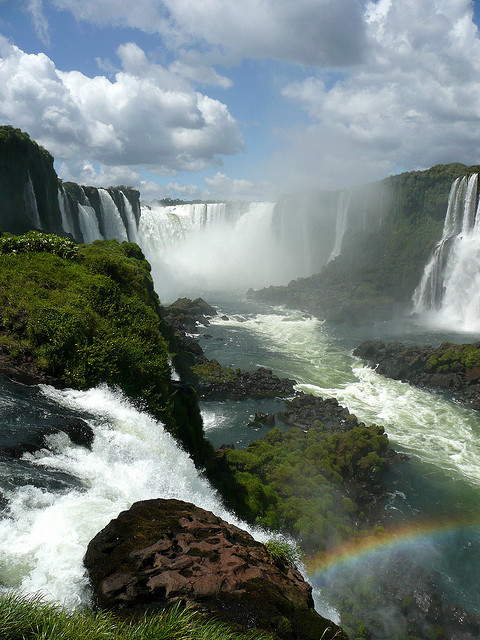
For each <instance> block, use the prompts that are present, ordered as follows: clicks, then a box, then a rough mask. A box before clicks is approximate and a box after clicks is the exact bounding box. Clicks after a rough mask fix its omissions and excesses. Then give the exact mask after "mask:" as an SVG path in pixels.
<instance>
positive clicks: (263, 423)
mask: <svg viewBox="0 0 480 640" xmlns="http://www.w3.org/2000/svg"><path fill="white" fill-rule="evenodd" d="M248 426H249V427H274V426H275V414H273V413H263V411H256V412H255V416H254V418H253V420H252V421H251V422H249V423H248Z"/></svg>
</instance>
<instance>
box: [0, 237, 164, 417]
mask: <svg viewBox="0 0 480 640" xmlns="http://www.w3.org/2000/svg"><path fill="white" fill-rule="evenodd" d="M54 244H55V243H54ZM59 244H60V245H63V241H62V240H61V239H59ZM157 304H158V303H157V300H156V298H155V296H154V294H153V288H152V285H151V278H150V274H149V271H148V264H147V263H146V261H145V260H144V258H143V254H141V252H140V251H139V249H138V247H136V245H131V244H129V243H123V244H121V245H120V244H118V243H117V242H116V241H114V240H111V241H105V242H95V243H94V244H93V245H88V246H82V247H80V249H79V251H78V259H77V260H74V261H73V260H70V259H68V260H67V259H64V258H61V257H59V256H58V255H55V254H54V253H46V252H44V251H41V252H37V251H34V252H27V253H9V254H4V253H1V254H0V309H1V315H0V345H1V346H2V347H3V349H4V351H6V352H7V353H8V354H10V355H11V356H13V357H15V356H22V355H23V356H29V357H33V360H34V362H35V363H36V364H37V366H38V367H39V368H40V369H43V370H44V371H45V372H47V373H48V374H51V375H53V376H56V377H58V378H59V379H60V380H61V381H62V382H63V383H64V384H66V385H68V386H73V387H76V388H86V387H89V386H92V385H96V384H97V383H99V382H107V383H111V384H114V385H118V386H120V387H121V388H122V389H123V390H124V391H125V392H126V393H127V394H128V395H130V396H131V397H134V398H135V397H136V398H141V399H142V400H143V401H144V402H146V405H147V407H148V409H149V410H151V411H152V412H154V413H155V414H156V415H160V416H161V417H162V418H163V419H165V420H166V421H167V423H169V424H170V425H171V424H172V400H171V397H170V367H169V362H168V358H169V354H168V348H167V343H166V341H165V338H164V336H163V334H162V321H161V319H160V317H159V315H158V313H157Z"/></svg>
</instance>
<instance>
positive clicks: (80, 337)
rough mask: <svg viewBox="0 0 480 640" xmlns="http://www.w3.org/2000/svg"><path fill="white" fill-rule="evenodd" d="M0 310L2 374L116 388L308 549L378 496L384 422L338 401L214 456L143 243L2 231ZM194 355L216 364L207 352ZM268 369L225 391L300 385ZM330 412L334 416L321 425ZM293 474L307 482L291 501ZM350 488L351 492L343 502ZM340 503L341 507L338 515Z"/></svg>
mask: <svg viewBox="0 0 480 640" xmlns="http://www.w3.org/2000/svg"><path fill="white" fill-rule="evenodd" d="M189 304H190V303H187V306H189ZM0 308H1V309H2V311H1V318H0V353H1V357H0V368H1V370H2V372H3V373H5V374H7V375H8V374H11V375H13V377H16V378H17V379H22V378H23V379H24V380H25V381H29V382H34V381H41V382H48V383H50V384H53V385H56V386H60V387H64V386H72V387H74V388H78V389H84V388H87V387H90V386H94V385H96V384H98V383H100V382H105V383H107V384H112V385H118V386H119V387H120V388H122V390H123V391H124V392H125V393H126V394H127V395H128V396H130V397H132V398H133V399H136V400H137V401H138V402H141V403H142V405H143V406H144V407H145V408H146V409H147V410H148V411H149V412H151V413H153V414H154V415H156V416H157V417H160V418H161V419H162V420H163V421H164V423H165V424H166V426H167V428H168V429H169V430H170V431H171V432H172V434H173V435H175V437H177V439H178V440H179V441H180V443H181V444H182V445H183V446H184V447H185V448H186V449H187V450H188V451H189V453H190V455H191V456H192V458H193V459H194V460H195V461H196V463H197V464H200V465H201V466H205V470H206V474H207V476H208V477H209V478H210V479H211V481H212V482H213V484H214V485H215V486H216V487H217V489H218V490H219V491H220V493H221V495H222V497H223V499H224V500H225V502H226V504H227V505H229V506H230V508H233V509H234V511H235V512H236V513H237V514H238V515H239V516H240V517H242V518H244V519H245V520H246V521H248V522H250V523H252V524H261V525H262V526H266V527H269V528H271V529H273V530H280V531H282V532H283V533H286V534H290V535H296V536H297V537H299V538H300V539H302V540H304V547H303V548H304V551H305V550H308V549H313V548H314V547H315V548H316V549H317V550H318V548H319V547H318V545H319V543H320V540H321V539H322V538H323V539H324V538H330V539H333V538H335V537H338V536H340V539H341V540H345V539H346V538H348V537H349V536H350V535H351V534H352V533H353V530H354V528H355V527H356V526H358V525H359V524H360V523H361V521H362V519H363V520H364V521H366V516H365V512H366V511H367V506H371V504H370V505H369V504H368V503H369V502H370V503H372V502H373V503H375V502H376V500H377V499H378V497H379V496H381V495H382V492H383V487H382V483H381V480H380V478H381V474H382V470H383V469H384V467H385V465H386V464H387V458H388V456H386V455H385V454H386V452H387V450H388V441H387V438H386V436H385V435H384V433H383V429H381V428H379V427H375V426H374V427H366V426H365V425H363V424H361V423H358V421H357V419H356V418H355V416H351V415H348V416H347V419H345V416H346V414H345V411H346V410H343V408H342V407H340V408H339V407H338V403H337V405H335V406H333V412H332V410H330V412H328V411H326V409H325V407H324V406H323V405H322V406H320V405H319V406H318V407H317V409H316V411H317V413H318V417H317V418H313V417H312V419H311V421H310V426H309V427H307V428H305V424H303V427H302V428H300V427H299V426H295V420H301V419H302V407H301V406H299V407H296V408H295V407H292V406H290V407H289V405H288V404H287V405H286V416H287V414H288V418H287V417H285V420H287V419H288V420H290V423H291V425H292V426H291V428H290V430H289V431H288V432H287V433H286V434H282V433H281V432H280V431H279V430H278V429H273V430H272V431H270V432H269V433H268V434H267V436H266V437H265V438H263V439H261V440H259V441H258V442H257V443H254V445H252V446H251V447H250V448H248V449H247V450H245V451H233V450H226V451H220V452H216V453H215V452H213V449H212V448H211V446H210V445H209V443H208V442H207V441H206V440H205V438H204V435H203V428H202V424H201V418H200V413H199V410H198V404H197V399H196V395H195V392H194V391H193V390H192V389H191V387H190V386H188V385H187V384H184V383H182V382H174V381H172V380H171V368H170V361H171V360H172V359H176V361H177V362H182V356H183V365H182V366H183V370H184V371H185V370H186V369H185V368H186V367H187V366H188V365H187V364H185V363H190V366H191V369H192V371H191V372H190V375H189V376H186V377H187V378H189V382H191V381H192V379H195V378H196V380H197V381H198V385H197V386H199V388H200V389H202V388H205V384H204V383H205V380H203V382H201V380H202V379H201V378H200V377H199V376H198V373H197V372H198V369H197V372H195V364H194V363H195V359H192V357H191V356H192V354H191V352H188V351H186V350H184V349H182V346H181V345H182V343H181V336H179V334H178V327H179V322H178V314H177V324H176V326H177V334H178V335H177V338H176V337H175V334H174V327H173V325H172V324H170V325H169V324H168V318H169V315H170V317H171V315H172V314H171V313H170V314H169V312H168V309H167V310H164V309H163V308H162V307H161V305H160V303H159V300H158V297H157V296H156V294H155V293H154V290H153V283H152V280H151V276H150V268H149V265H148V263H147V262H146V261H145V258H144V256H143V254H142V252H141V250H140V249H139V247H138V246H137V245H134V244H132V243H127V242H123V243H121V244H119V243H118V242H117V241H114V240H110V241H96V242H94V243H93V244H92V245H80V246H78V245H75V244H74V243H73V242H71V241H70V240H66V239H64V238H58V237H56V236H53V235H48V234H42V233H39V232H33V233H28V234H26V235H24V236H10V235H4V236H2V237H1V238H0ZM210 310H211V308H210ZM210 312H211V311H210ZM195 313H198V312H195ZM195 313H193V315H191V314H190V316H189V314H188V313H186V315H185V317H184V318H183V319H182V321H183V322H185V321H187V326H188V323H192V322H193V323H195V322H196V321H197V317H198V315H195ZM165 319H166V321H165ZM178 337H180V341H179V342H177V340H178ZM198 357H201V359H202V362H203V364H204V365H206V366H207V368H208V367H209V366H210V363H209V361H208V360H207V359H206V358H205V356H204V355H199V354H197V358H198ZM218 367H220V378H224V377H226V378H228V379H229V380H230V381H232V380H231V378H232V374H231V373H230V371H231V370H230V369H227V368H224V367H221V366H220V365H218ZM218 367H217V365H215V364H214V369H217V368H218ZM225 371H227V373H224V372H225ZM264 371H265V372H260V375H258V373H257V372H235V373H234V374H233V385H231V386H229V385H223V384H221V385H219V387H218V389H219V390H220V391H219V393H221V394H222V397H230V395H231V394H233V397H236V396H235V389H236V379H240V378H241V377H242V376H243V378H244V379H245V380H247V383H246V386H245V388H244V389H243V391H242V393H243V395H244V396H247V395H248V396H250V395H252V396H254V397H255V396H256V397H261V396H267V397H270V396H276V395H283V396H285V395H291V394H292V392H293V384H294V381H282V380H281V379H280V378H277V377H276V376H274V375H273V374H272V372H270V371H268V370H264ZM265 381H267V382H265ZM210 382H211V381H209V383H210ZM202 384H203V387H202ZM265 385H266V387H265ZM207 387H208V384H207ZM179 389H180V390H181V395H179V394H178V391H179ZM218 389H217V391H218ZM255 389H257V391H258V392H257V393H256V392H255ZM279 389H280V390H281V389H283V393H281V392H278V390H279ZM277 392H278V393H277ZM213 395H214V396H215V397H218V393H216V394H213ZM172 397H173V400H172ZM185 398H186V399H187V402H186V403H185ZM318 401H319V402H320V403H321V402H322V401H320V399H318ZM288 407H289V411H290V413H288ZM331 409H332V407H331ZM342 411H343V413H342ZM322 412H323V413H322ZM346 413H347V414H348V411H347V412H346ZM340 414H341V415H340ZM315 415H316V414H315ZM192 417H193V419H192ZM303 417H304V416H303ZM322 417H323V419H327V418H328V419H330V421H332V419H333V423H332V424H330V425H329V426H328V428H327V427H325V426H324V424H323V423H322V422H321V421H320V418H322ZM335 429H337V431H338V433H335ZM307 460H308V464H309V465H310V468H309V469H307V468H306V465H305V463H306V461H307ZM282 461H283V464H282ZM205 463H206V464H205ZM267 469H269V471H268V473H267V471H266V470H267ZM287 471H288V473H286V472H287ZM272 474H273V475H272ZM294 477H298V478H302V481H303V486H302V487H300V486H298V487H296V489H295V490H297V489H298V491H299V497H295V498H293V496H292V494H291V491H292V489H293V485H292V479H293V478H294ZM373 485H375V486H374V487H373ZM347 486H348V489H347V494H348V495H345V496H344V497H340V496H341V495H342V496H343V489H344V487H347ZM370 486H372V487H373V489H372V490H370ZM282 487H283V488H282ZM288 487H290V488H288ZM289 492H290V495H289ZM366 496H368V499H367V497H366ZM292 500H293V502H292ZM337 500H340V504H341V505H342V513H339V514H337V515H336V517H335V518H333V515H332V505H333V504H334V503H335V502H337ZM287 513H288V516H287V515H286V514H287Z"/></svg>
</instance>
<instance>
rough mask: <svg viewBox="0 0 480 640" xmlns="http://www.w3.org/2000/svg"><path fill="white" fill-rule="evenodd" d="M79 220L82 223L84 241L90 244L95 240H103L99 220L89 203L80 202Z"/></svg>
mask: <svg viewBox="0 0 480 640" xmlns="http://www.w3.org/2000/svg"><path fill="white" fill-rule="evenodd" d="M78 222H79V224H80V229H81V231H82V234H83V238H84V242H86V243H88V244H89V243H91V242H93V241H94V240H101V238H102V235H101V233H100V229H99V227H98V220H97V216H96V214H95V209H94V208H93V207H91V206H90V205H88V204H80V203H78Z"/></svg>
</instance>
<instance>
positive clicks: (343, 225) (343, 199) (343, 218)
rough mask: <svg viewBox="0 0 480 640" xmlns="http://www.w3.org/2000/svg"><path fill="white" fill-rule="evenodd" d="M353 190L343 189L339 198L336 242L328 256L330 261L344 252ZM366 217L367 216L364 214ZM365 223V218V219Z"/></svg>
mask: <svg viewBox="0 0 480 640" xmlns="http://www.w3.org/2000/svg"><path fill="white" fill-rule="evenodd" d="M350 198H351V192H350V191H341V192H340V196H339V198H338V206H337V222H336V227H335V243H334V245H333V249H332V252H331V253H330V257H329V258H328V262H331V261H332V260H334V259H335V258H336V257H337V256H339V255H340V253H341V252H342V245H343V238H344V236H345V231H346V229H347V222H348V209H349V205H350ZM364 217H365V216H364ZM363 223H364V224H365V220H364V221H363Z"/></svg>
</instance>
